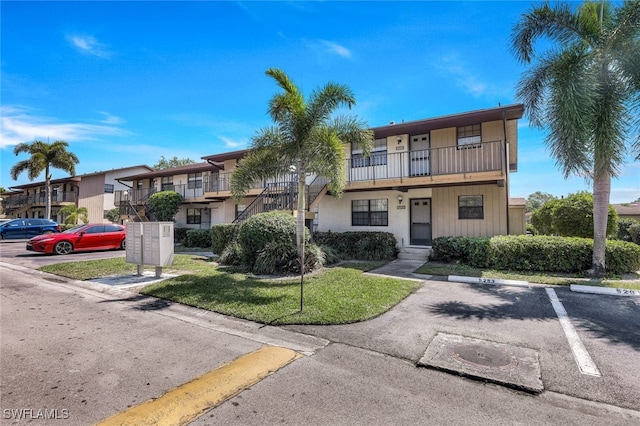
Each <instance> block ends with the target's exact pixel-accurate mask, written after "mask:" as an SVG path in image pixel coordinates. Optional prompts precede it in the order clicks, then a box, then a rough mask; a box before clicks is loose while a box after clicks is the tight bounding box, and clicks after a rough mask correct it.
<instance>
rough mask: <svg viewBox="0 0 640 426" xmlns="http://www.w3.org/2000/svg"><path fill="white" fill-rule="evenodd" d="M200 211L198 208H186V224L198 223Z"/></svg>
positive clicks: (199, 221)
mask: <svg viewBox="0 0 640 426" xmlns="http://www.w3.org/2000/svg"><path fill="white" fill-rule="evenodd" d="M200 216H201V212H200V209H187V223H188V224H192V225H193V224H200V223H201V220H200Z"/></svg>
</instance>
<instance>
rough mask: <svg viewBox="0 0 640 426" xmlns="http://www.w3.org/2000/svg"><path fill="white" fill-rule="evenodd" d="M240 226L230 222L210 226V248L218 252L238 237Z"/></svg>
mask: <svg viewBox="0 0 640 426" xmlns="http://www.w3.org/2000/svg"><path fill="white" fill-rule="evenodd" d="M239 231H240V227H239V226H238V225H234V224H232V223H222V224H219V225H213V226H212V227H211V249H212V250H213V252H214V253H216V254H220V253H222V251H223V250H224V249H225V247H226V246H227V245H228V244H229V243H230V242H232V241H235V240H236V239H237V238H238V232H239Z"/></svg>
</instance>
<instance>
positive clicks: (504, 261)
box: [432, 235, 640, 274]
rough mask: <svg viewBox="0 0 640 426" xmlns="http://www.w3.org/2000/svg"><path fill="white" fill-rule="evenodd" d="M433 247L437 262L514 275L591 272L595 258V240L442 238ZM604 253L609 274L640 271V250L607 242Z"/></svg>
mask: <svg viewBox="0 0 640 426" xmlns="http://www.w3.org/2000/svg"><path fill="white" fill-rule="evenodd" d="M432 247H433V255H432V258H433V259H434V260H442V261H445V262H453V261H458V262H461V263H465V264H468V265H470V266H473V267H476V268H494V269H500V270H512V271H537V272H582V271H585V270H588V269H589V268H591V262H592V257H593V240H592V239H590V238H577V237H552V236H526V235H517V236H516V235H510V236H497V237H492V238H483V237H439V238H436V239H434V241H433V246H432ZM605 250H606V252H605V259H606V268H607V271H608V272H611V273H614V274H623V273H630V272H636V271H638V270H640V246H638V245H635V244H633V243H627V242H624V241H616V240H608V241H607V245H606V249H605Z"/></svg>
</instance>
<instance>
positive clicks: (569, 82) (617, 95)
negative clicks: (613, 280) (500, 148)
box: [512, 0, 640, 276]
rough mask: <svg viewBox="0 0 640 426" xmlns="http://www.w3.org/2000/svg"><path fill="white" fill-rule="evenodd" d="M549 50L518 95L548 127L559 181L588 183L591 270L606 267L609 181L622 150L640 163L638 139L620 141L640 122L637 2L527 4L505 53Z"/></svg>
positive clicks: (528, 56)
mask: <svg viewBox="0 0 640 426" xmlns="http://www.w3.org/2000/svg"><path fill="white" fill-rule="evenodd" d="M543 37H546V38H547V39H548V40H549V41H550V42H551V43H550V45H551V46H552V47H551V49H550V50H548V51H546V52H545V53H544V54H543V55H541V56H540V57H539V59H538V60H537V62H536V64H535V65H533V66H532V67H531V68H530V69H528V70H527V71H525V73H524V74H523V76H522V78H521V79H520V81H519V83H518V88H517V96H518V98H519V99H521V100H522V101H523V103H524V104H525V108H526V111H527V114H528V116H529V121H530V123H531V124H532V125H533V126H535V127H540V128H542V127H548V128H549V134H548V136H547V137H546V143H547V145H548V147H549V148H550V150H551V153H552V155H553V157H554V158H555V159H556V162H557V164H558V165H559V166H560V167H561V169H562V171H563V173H564V177H565V178H567V177H568V176H569V175H579V176H584V177H586V178H588V179H591V180H592V181H593V195H594V205H593V217H594V232H593V233H594V247H593V259H592V269H591V271H590V272H591V273H592V274H593V275H595V276H601V275H602V274H604V272H605V270H606V265H605V242H606V229H607V209H608V206H609V197H610V192H611V178H612V177H616V176H617V175H618V173H619V168H620V165H621V163H622V162H623V160H624V158H625V154H626V153H627V152H629V151H630V152H631V153H632V154H633V155H634V156H637V158H640V136H637V137H636V139H635V140H633V141H631V142H630V143H629V146H627V142H629V140H628V139H627V136H628V135H629V134H630V133H631V132H632V130H633V128H634V127H640V119H639V118H638V114H637V112H635V110H634V108H637V107H638V105H640V0H631V1H626V2H624V3H623V4H622V5H620V6H619V7H614V6H612V5H611V4H610V3H608V2H607V1H602V2H598V3H595V2H591V1H587V2H585V3H583V4H582V5H580V6H579V7H578V8H577V10H575V11H573V10H572V9H571V6H570V4H569V3H566V2H561V3H558V4H557V5H555V6H554V7H551V6H550V5H549V3H544V4H542V5H541V6H537V7H534V8H533V9H531V10H530V11H529V12H528V13H527V14H524V15H523V16H522V19H521V21H520V22H519V23H518V24H517V25H516V26H515V27H514V28H513V32H512V49H513V51H514V53H515V55H516V57H517V59H518V60H519V61H521V62H523V63H525V64H530V63H531V62H532V61H533V60H534V43H535V42H536V41H538V40H539V39H540V38H543Z"/></svg>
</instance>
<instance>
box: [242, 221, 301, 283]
mask: <svg viewBox="0 0 640 426" xmlns="http://www.w3.org/2000/svg"><path fill="white" fill-rule="evenodd" d="M305 230H306V228H305ZM305 234H306V235H305V237H306V238H307V240H308V230H307V231H306V233H305ZM238 242H239V243H240V246H241V247H242V263H243V264H244V265H245V266H246V267H247V268H248V269H250V270H253V266H254V264H255V262H256V259H257V257H258V254H259V253H260V252H261V251H262V250H264V248H265V247H266V245H267V244H268V243H270V242H279V243H281V244H292V245H294V246H295V244H296V219H295V218H294V217H293V216H292V215H290V214H287V213H282V212H267V213H259V214H256V215H254V216H251V217H250V218H249V219H248V220H247V221H246V222H245V223H244V224H243V225H242V226H241V227H240V231H239V233H238Z"/></svg>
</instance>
